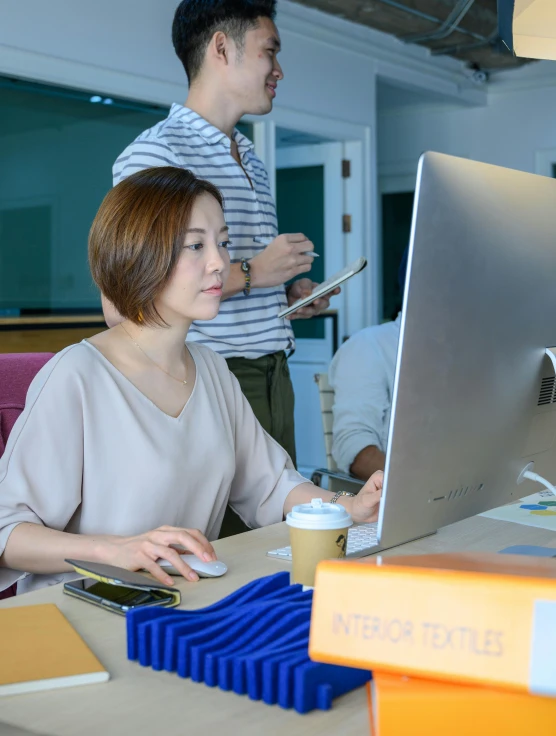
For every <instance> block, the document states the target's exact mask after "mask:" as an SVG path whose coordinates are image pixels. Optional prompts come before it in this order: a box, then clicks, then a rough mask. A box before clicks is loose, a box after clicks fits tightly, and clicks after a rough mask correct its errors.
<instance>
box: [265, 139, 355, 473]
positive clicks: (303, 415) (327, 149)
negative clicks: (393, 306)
mask: <svg viewBox="0 0 556 736" xmlns="http://www.w3.org/2000/svg"><path fill="white" fill-rule="evenodd" d="M342 156H343V144H342V143H321V144H317V145H309V146H295V147H288V148H280V149H278V150H277V151H276V169H277V172H278V171H280V170H284V169H288V170H291V171H292V175H294V176H295V171H293V170H295V169H302V168H307V167H313V168H314V167H322V174H321V176H322V183H323V184H324V187H323V200H324V201H323V203H322V204H323V207H322V208H320V209H319V211H320V215H319V216H320V218H321V219H323V223H322V226H323V230H322V232H323V234H324V238H323V243H322V244H321V245H320V246H319V247H317V246H315V250H316V251H317V252H319V249H320V250H322V252H320V256H321V259H322V261H323V264H322V265H323V266H324V277H325V278H328V277H329V276H331V275H333V274H334V273H336V272H337V271H339V270H340V269H341V268H343V267H344V266H345V265H346V260H345V255H344V235H343V232H342V216H343V214H344V193H343V190H344V186H343V179H342ZM317 175H318V174H317ZM277 177H279V174H278V173H277ZM277 199H278V226H279V229H280V232H285V230H284V228H283V226H282V224H281V220H284V219H285V218H284V217H283V214H284V210H283V208H284V206H285V205H284V204H283V202H284V199H285V198H284V197H282V198H280V197H279V196H278V197H277ZM311 201H314V197H313V198H311V197H309V196H307V206H308V207H309V206H311V205H310V202H311ZM317 209H318V208H317ZM314 216H317V215H316V213H314ZM302 219H303V218H302ZM301 230H302V227H296V228H295V231H296V232H297V231H301ZM290 231H291V230H290ZM305 234H306V235H307V237H309V238H311V239H312V238H313V237H314V236H312V234H311V232H306V233H305ZM315 260H316V259H315ZM311 275H312V274H311V273H309V274H307V276H309V277H311ZM330 308H331V309H334V310H337V311H338V321H337V324H338V325H342V324H343V320H342V311H343V308H344V294H343V293H342V294H340V295H338V296H335V297H334V298H333V299H332V301H331V304H330ZM323 322H324V334H323V336H322V337H318V338H303V339H297V340H296V350H295V353H294V355H293V356H292V357H291V358H290V360H289V366H290V372H291V376H292V382H293V387H294V391H295V438H296V448H297V464H298V468H299V471H300V472H301V473H303V474H306V475H310V473H311V472H312V471H313V470H314V469H315V468H317V467H326V453H325V450H324V437H323V430H322V421H321V415H320V404H319V397H318V389H317V386H316V384H315V382H314V375H315V373H326V372H328V367H329V365H330V361H331V359H332V355H333V323H332V319H325V320H323ZM321 331H322V327H321ZM340 334H341V330H340ZM340 339H341V338H340Z"/></svg>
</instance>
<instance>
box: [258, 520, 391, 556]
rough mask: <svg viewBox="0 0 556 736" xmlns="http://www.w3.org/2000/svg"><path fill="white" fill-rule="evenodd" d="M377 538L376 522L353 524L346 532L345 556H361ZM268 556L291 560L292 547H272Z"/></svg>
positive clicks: (374, 544)
mask: <svg viewBox="0 0 556 736" xmlns="http://www.w3.org/2000/svg"><path fill="white" fill-rule="evenodd" d="M377 545H378V540H377V522H376V521H375V522H374V523H372V524H354V525H353V526H352V527H351V528H350V530H349V532H348V542H347V549H346V557H362V556H363V555H362V554H361V553H362V552H364V550H367V549H370V548H371V547H376V546H377ZM266 554H267V556H268V557H276V558H277V559H280V560H287V561H289V562H291V559H292V548H291V547H281V548H280V549H273V550H271V551H270V552H267V553H266Z"/></svg>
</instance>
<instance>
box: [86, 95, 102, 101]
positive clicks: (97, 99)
mask: <svg viewBox="0 0 556 736" xmlns="http://www.w3.org/2000/svg"><path fill="white" fill-rule="evenodd" d="M89 102H102V97H99V96H98V95H93V96H92V97H91V98H90V100H89Z"/></svg>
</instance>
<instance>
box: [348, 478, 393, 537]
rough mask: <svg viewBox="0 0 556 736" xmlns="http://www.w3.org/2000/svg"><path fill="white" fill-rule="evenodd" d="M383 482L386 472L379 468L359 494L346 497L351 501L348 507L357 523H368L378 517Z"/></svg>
mask: <svg viewBox="0 0 556 736" xmlns="http://www.w3.org/2000/svg"><path fill="white" fill-rule="evenodd" d="M383 482H384V473H383V472H382V470H377V471H376V473H373V474H372V475H371V477H370V478H369V480H368V481H367V482H366V483H365V485H364V486H363V488H362V489H361V490H360V491H359V493H358V494H357V496H354V497H353V498H350V499H346V500H349V501H350V502H351V503H350V504H349V508H348V505H347V504H346V508H347V509H348V511H349V512H350V514H351V517H352V519H353V521H354V522H355V523H356V524H366V523H368V522H370V521H376V520H377V519H378V509H379V507H380V499H381V497H382V484H383Z"/></svg>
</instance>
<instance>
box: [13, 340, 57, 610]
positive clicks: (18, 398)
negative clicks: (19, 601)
mask: <svg viewBox="0 0 556 736" xmlns="http://www.w3.org/2000/svg"><path fill="white" fill-rule="evenodd" d="M53 355H54V353H0V457H2V455H3V454H4V450H5V449H6V443H7V441H8V436H9V434H10V432H11V431H12V428H13V426H14V424H15V422H16V419H17V418H18V416H19V415H20V414H21V412H22V411H23V408H24V406H25V397H26V396H27V389H28V388H29V385H30V383H31V381H32V380H33V378H34V377H35V376H36V375H37V373H38V372H39V371H40V369H41V368H42V367H43V365H44V364H45V363H47V362H48V361H49V360H50V358H52V356H53ZM15 593H16V585H15V584H14V585H11V586H10V587H9V588H6V590H3V591H1V592H0V600H1V599H3V598H10V597H11V596H13V595H15Z"/></svg>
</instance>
